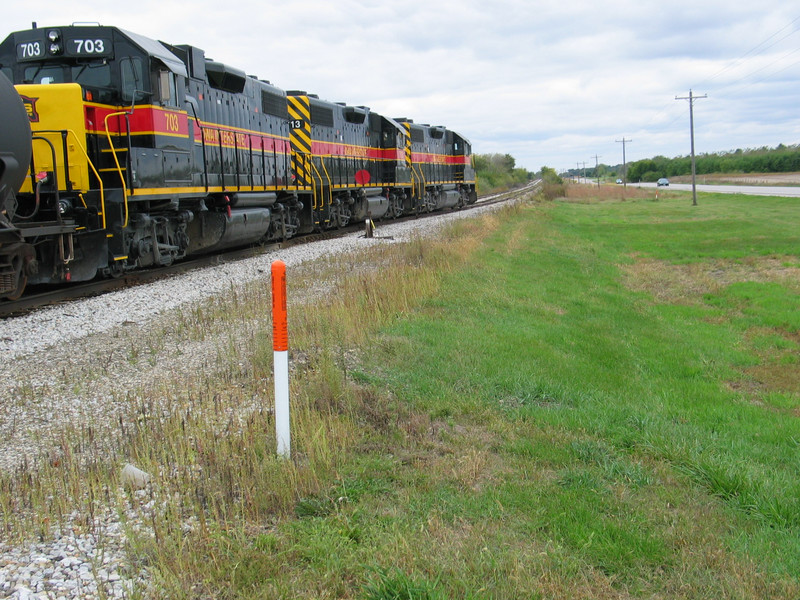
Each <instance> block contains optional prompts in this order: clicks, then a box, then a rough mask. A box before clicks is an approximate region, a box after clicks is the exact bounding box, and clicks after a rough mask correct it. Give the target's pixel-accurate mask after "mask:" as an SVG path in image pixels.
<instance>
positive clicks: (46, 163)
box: [15, 83, 89, 192]
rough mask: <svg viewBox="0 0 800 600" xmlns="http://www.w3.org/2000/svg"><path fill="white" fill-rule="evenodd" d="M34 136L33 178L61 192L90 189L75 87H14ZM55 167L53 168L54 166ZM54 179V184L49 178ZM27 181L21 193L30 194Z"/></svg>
mask: <svg viewBox="0 0 800 600" xmlns="http://www.w3.org/2000/svg"><path fill="white" fill-rule="evenodd" d="M15 87H16V88H17V92H18V93H19V95H20V96H21V97H22V101H23V103H24V104H25V110H26V111H27V113H28V118H29V119H30V121H31V133H32V134H33V160H32V169H33V174H34V176H36V178H37V179H46V180H47V183H48V184H49V185H50V186H52V188H51V189H55V187H56V186H55V184H56V183H57V187H58V189H59V190H60V191H67V190H71V191H81V192H83V191H86V190H88V189H89V167H88V158H87V156H86V148H85V145H86V117H85V112H84V105H83V94H82V91H81V86H80V85H78V84H77V83H54V84H37V85H17V86H15ZM54 165H55V166H54ZM53 177H55V181H53V180H52V178H53ZM31 188H32V184H31V178H30V177H28V178H27V179H26V181H25V183H24V185H23V187H22V189H21V190H20V191H21V192H31V191H32V189H31Z"/></svg>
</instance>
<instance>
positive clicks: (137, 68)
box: [120, 57, 145, 102]
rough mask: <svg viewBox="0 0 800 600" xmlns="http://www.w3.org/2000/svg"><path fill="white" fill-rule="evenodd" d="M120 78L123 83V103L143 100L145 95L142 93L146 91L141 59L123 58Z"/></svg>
mask: <svg viewBox="0 0 800 600" xmlns="http://www.w3.org/2000/svg"><path fill="white" fill-rule="evenodd" d="M120 78H121V81H122V100H123V101H125V102H134V101H136V100H142V99H143V96H144V94H143V93H142V92H144V91H145V89H144V78H143V77H142V61H141V59H139V58H136V57H133V58H123V59H122V60H121V61H120ZM137 92H138V93H137Z"/></svg>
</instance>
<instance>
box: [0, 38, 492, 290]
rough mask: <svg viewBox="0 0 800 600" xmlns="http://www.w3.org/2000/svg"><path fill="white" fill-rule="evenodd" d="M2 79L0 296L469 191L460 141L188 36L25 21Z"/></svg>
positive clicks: (448, 203) (467, 153)
mask: <svg viewBox="0 0 800 600" xmlns="http://www.w3.org/2000/svg"><path fill="white" fill-rule="evenodd" d="M0 72H2V73H3V74H4V75H5V76H6V77H7V78H8V79H9V80H10V81H11V82H13V83H14V84H15V87H16V91H17V92H18V94H19V97H21V99H22V104H20V102H19V98H18V97H16V96H15V95H14V96H12V94H11V93H9V89H8V88H10V86H8V85H7V82H6V83H5V84H4V86H5V87H0V96H2V98H3V99H2V104H0V110H2V114H3V119H1V120H0V127H2V129H0V161H2V162H0V203H1V204H0V209H1V210H2V216H1V217H0V277H2V278H1V279H0V298H3V297H5V298H13V297H16V296H18V295H20V294H21V293H22V291H23V290H24V288H25V285H26V283H59V282H64V281H85V280H89V279H92V278H94V277H96V276H97V275H98V274H99V275H103V276H117V275H121V274H123V273H125V272H126V271H128V270H131V269H135V268H140V267H147V266H152V265H167V264H170V263H172V262H173V261H175V260H179V259H181V258H183V257H185V256H187V255H190V254H197V253H207V252H214V251H217V250H220V249H224V248H228V247H233V246H241V245H246V244H250V243H255V242H264V241H270V240H281V239H286V238H289V237H291V236H294V235H297V234H302V233H307V232H311V231H315V230H317V231H319V230H324V229H329V228H337V227H343V226H345V225H347V224H348V223H351V222H359V221H364V220H366V219H380V218H387V217H396V216H399V215H402V214H408V213H412V212H417V211H432V210H438V209H442V208H448V207H458V206H462V205H464V204H469V203H473V202H474V201H475V200H476V194H475V172H474V170H473V168H472V164H471V147H470V144H469V142H468V141H467V140H466V139H464V138H463V137H461V136H460V135H458V134H457V133H454V132H453V131H450V130H448V129H445V128H444V127H431V126H428V125H419V124H415V123H413V122H412V121H410V120H407V119H390V118H387V117H384V116H381V115H379V114H377V113H374V112H372V111H371V110H370V109H369V108H367V107H365V106H350V105H346V104H340V103H332V102H326V101H323V100H321V99H319V98H318V97H317V96H315V95H312V94H307V93H305V92H300V91H295V92H286V91H284V90H282V89H279V88H277V87H275V86H273V85H271V84H270V83H269V82H267V81H264V80H259V79H257V78H255V77H252V76H248V75H245V73H244V72H242V71H240V70H238V69H235V68H232V67H230V66H228V65H225V64H222V63H219V62H215V61H212V60H209V59H207V58H206V57H205V54H204V52H203V51H202V50H200V49H199V48H196V47H193V46H187V45H175V46H174V45H170V44H166V43H164V42H159V41H155V40H152V39H148V38H146V37H143V36H140V35H137V34H134V33H131V32H128V31H124V30H122V29H119V28H116V27H103V26H85V25H84V26H68V27H47V28H37V27H36V26H35V24H34V27H33V29H30V30H28V31H20V32H16V33H12V34H11V35H9V36H8V37H7V38H6V39H5V41H3V43H2V44H0ZM23 106H24V108H23ZM20 115H22V117H20ZM20 121H23V122H20ZM28 126H30V130H31V133H32V135H31V133H28V130H27V129H26V128H27V127H28ZM20 140H22V143H20Z"/></svg>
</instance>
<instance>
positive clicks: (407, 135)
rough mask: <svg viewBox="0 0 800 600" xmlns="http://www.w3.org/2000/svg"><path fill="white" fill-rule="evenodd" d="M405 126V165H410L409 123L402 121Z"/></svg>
mask: <svg viewBox="0 0 800 600" xmlns="http://www.w3.org/2000/svg"><path fill="white" fill-rule="evenodd" d="M403 126H404V127H405V128H406V165H408V166H409V167H410V166H411V123H403Z"/></svg>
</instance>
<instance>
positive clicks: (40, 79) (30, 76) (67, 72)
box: [23, 62, 113, 100]
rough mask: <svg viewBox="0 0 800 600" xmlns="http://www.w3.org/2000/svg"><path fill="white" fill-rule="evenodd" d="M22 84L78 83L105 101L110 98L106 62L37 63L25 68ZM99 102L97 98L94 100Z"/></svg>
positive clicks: (109, 70)
mask: <svg viewBox="0 0 800 600" xmlns="http://www.w3.org/2000/svg"><path fill="white" fill-rule="evenodd" d="M23 83H41V84H49V83H79V84H80V85H81V86H82V87H85V88H91V89H92V90H96V91H98V92H100V94H101V95H102V96H104V97H105V99H106V100H110V99H111V96H112V92H113V89H112V83H111V67H110V66H109V65H108V64H107V63H106V62H91V63H82V64H53V63H51V62H48V63H39V64H35V65H30V66H28V67H26V68H25V72H24V74H23ZM95 99H96V100H100V98H99V97H96V98H95Z"/></svg>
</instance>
